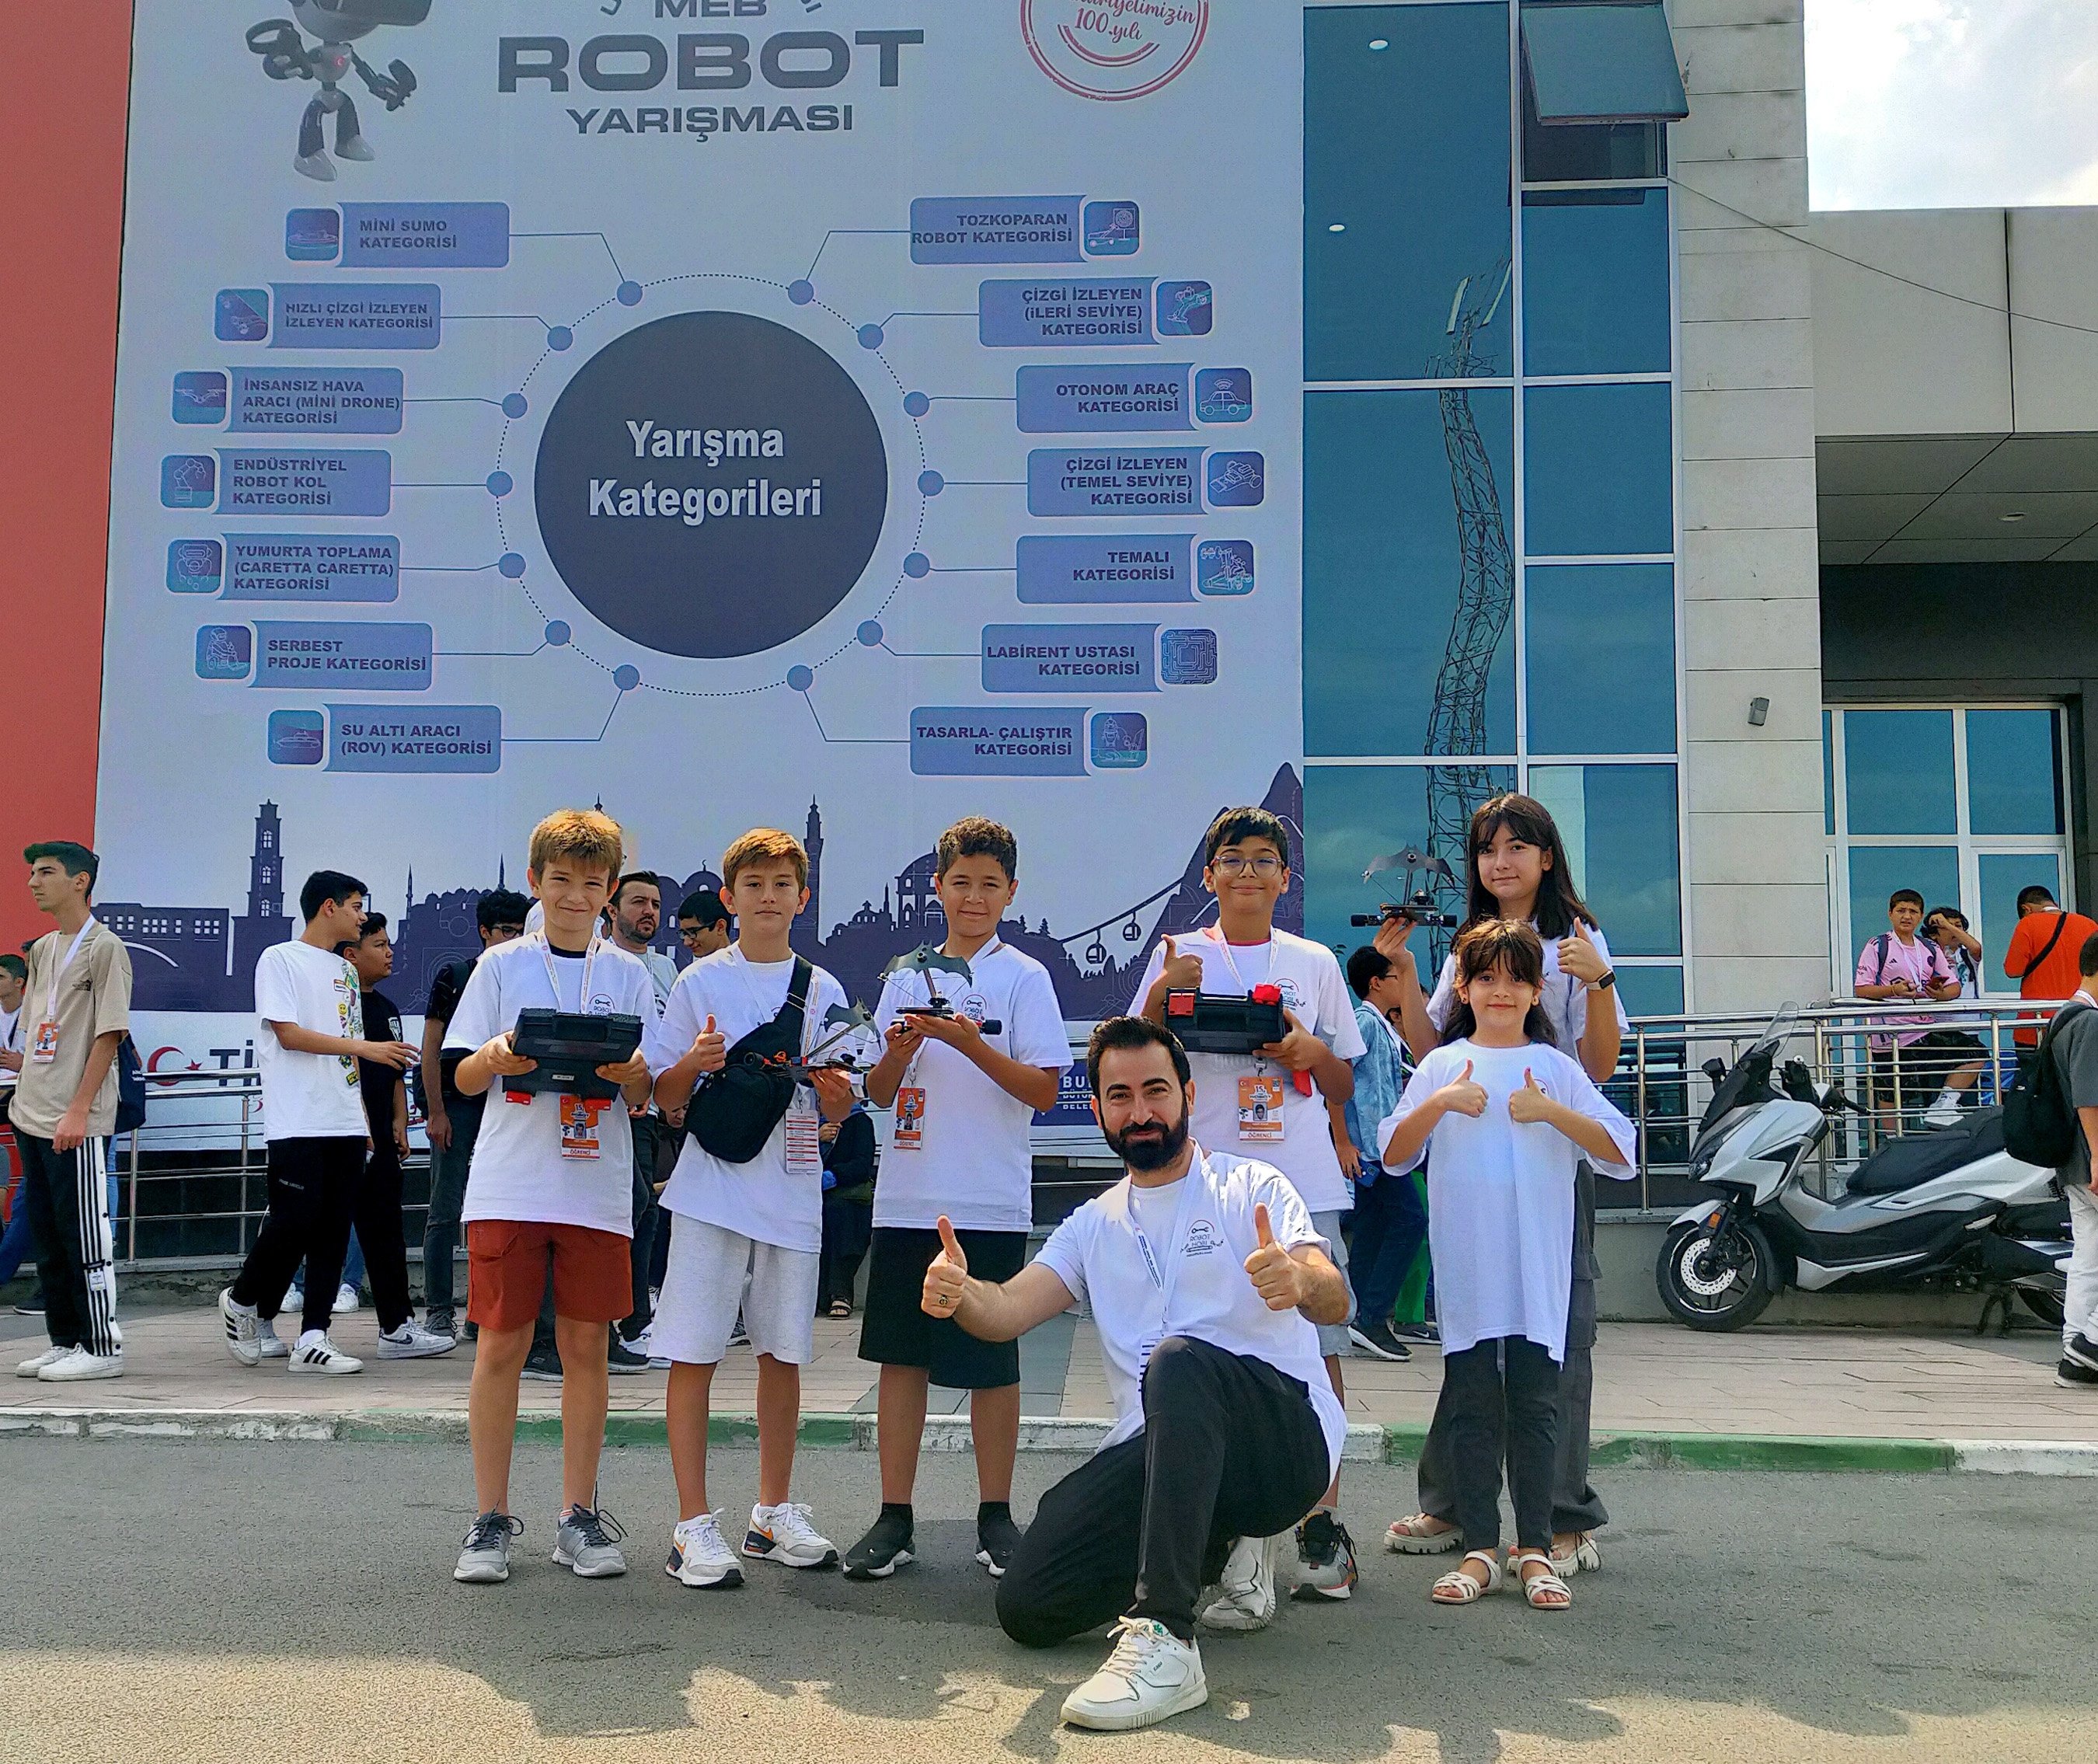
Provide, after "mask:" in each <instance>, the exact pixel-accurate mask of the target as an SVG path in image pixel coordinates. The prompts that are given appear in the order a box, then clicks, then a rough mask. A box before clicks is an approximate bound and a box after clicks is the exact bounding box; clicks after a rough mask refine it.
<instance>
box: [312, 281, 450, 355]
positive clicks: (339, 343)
mask: <svg viewBox="0 0 2098 1764" xmlns="http://www.w3.org/2000/svg"><path fill="white" fill-rule="evenodd" d="M271 294H272V300H271V302H270V304H271V305H272V307H273V308H274V318H273V322H272V323H271V324H270V348H271V349H435V348H436V347H437V338H438V333H439V332H440V331H441V330H442V328H443V311H444V307H443V296H442V294H441V292H440V291H439V289H438V287H437V283H434V282H278V283H272V284H271Z"/></svg>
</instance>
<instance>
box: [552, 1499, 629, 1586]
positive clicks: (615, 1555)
mask: <svg viewBox="0 0 2098 1764" xmlns="http://www.w3.org/2000/svg"><path fill="white" fill-rule="evenodd" d="M625 1535H626V1534H625V1532H624V1531H622V1530H621V1529H620V1526H619V1521H618V1520H616V1519H614V1518H613V1517H612V1515H611V1514H610V1513H608V1512H604V1511H603V1510H602V1509H593V1508H590V1507H570V1508H569V1509H568V1512H565V1513H564V1514H562V1515H561V1523H560V1527H559V1529H556V1531H555V1534H554V1561H555V1564H556V1565H557V1566H559V1567H561V1568H568V1569H574V1570H575V1572H576V1573H578V1574H580V1575H581V1576H582V1578H584V1579H585V1580H609V1579H611V1578H612V1577H613V1576H615V1575H617V1574H624V1573H625V1572H626V1558H625V1556H621V1554H620V1553H619V1540H620V1539H621V1538H623V1537H625Z"/></svg>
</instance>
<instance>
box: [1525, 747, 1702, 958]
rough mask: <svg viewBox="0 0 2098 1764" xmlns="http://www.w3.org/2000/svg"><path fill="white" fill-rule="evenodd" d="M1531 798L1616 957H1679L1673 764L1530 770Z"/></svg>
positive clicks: (1679, 887) (1679, 890)
mask: <svg viewBox="0 0 2098 1764" xmlns="http://www.w3.org/2000/svg"><path fill="white" fill-rule="evenodd" d="M1530 794H1531V795H1532V796H1535V797H1536V798H1537V800H1538V801H1539V802H1541V803H1543V805H1545V807H1546V808H1547V809H1549V810H1551V811H1552V819H1553V820H1555V821H1556V822H1557V823H1559V834H1560V838H1561V839H1563V840H1565V844H1566V852H1567V856H1568V857H1569V859H1570V860H1571V861H1572V863H1573V885H1574V886H1575V887H1576V888H1577V889H1579V890H1580V891H1581V894H1582V898H1583V899H1585V900H1586V901H1587V903H1588V906H1589V907H1590V909H1591V911H1593V912H1594V913H1595V916H1596V918H1597V919H1600V920H1601V921H1602V926H1603V932H1604V936H1605V937H1608V938H1609V941H1610V948H1611V950H1612V951H1613V953H1615V954H1620V955H1680V954H1682V953H1683V884H1682V880H1681V878H1682V866H1681V862H1680V858H1679V851H1680V841H1679V839H1678V837H1677V832H1678V823H1677V820H1676V807H1675V768H1674V766H1531V767H1530Z"/></svg>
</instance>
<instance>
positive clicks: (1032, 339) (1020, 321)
mask: <svg viewBox="0 0 2098 1764" xmlns="http://www.w3.org/2000/svg"><path fill="white" fill-rule="evenodd" d="M1152 281H1153V278H1152V277H1150V276H1148V275H1145V276H1125V277H1121V278H1116V279H1108V278H1106V277H1100V276H1061V277H1055V276H1044V277H1038V278H1034V279H1029V280H1026V281H1020V282H986V283H984V284H983V285H982V286H981V287H980V288H979V289H978V290H977V337H978V338H979V340H981V342H982V343H983V344H984V345H985V347H986V348H988V349H1097V348H1098V347H1099V345H1100V344H1104V343H1110V344H1120V343H1150V342H1152V341H1155V339H1154V338H1153V336H1152V330H1151V289H1152Z"/></svg>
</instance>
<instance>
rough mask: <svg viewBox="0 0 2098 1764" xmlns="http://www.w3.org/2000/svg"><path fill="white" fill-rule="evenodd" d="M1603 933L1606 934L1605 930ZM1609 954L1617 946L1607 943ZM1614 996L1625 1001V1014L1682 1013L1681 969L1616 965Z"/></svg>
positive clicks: (1659, 1014) (1668, 1014)
mask: <svg viewBox="0 0 2098 1764" xmlns="http://www.w3.org/2000/svg"><path fill="white" fill-rule="evenodd" d="M1604 935H1605V936H1607V935H1609V933H1608V932H1605V933H1604ZM1610 950H1611V954H1613V955H1614V954H1616V953H1617V946H1616V945H1615V944H1614V943H1613V944H1612V945H1611V946H1610ZM1617 996H1618V997H1619V998H1622V999H1623V1000H1624V1001H1625V1014H1626V1016H1682V1014H1683V970H1682V969H1681V968H1619V969H1618V970H1617Z"/></svg>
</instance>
